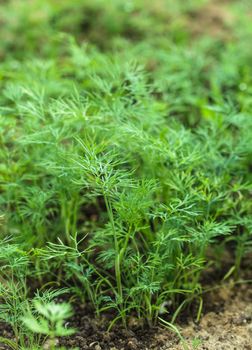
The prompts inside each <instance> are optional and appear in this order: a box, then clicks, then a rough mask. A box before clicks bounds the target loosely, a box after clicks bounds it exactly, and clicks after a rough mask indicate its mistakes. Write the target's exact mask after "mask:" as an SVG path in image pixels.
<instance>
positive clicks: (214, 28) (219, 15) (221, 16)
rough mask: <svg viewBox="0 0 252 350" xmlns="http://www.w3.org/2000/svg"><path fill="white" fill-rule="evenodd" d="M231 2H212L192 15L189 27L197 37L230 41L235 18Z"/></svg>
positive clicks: (214, 0) (213, 0) (212, 0)
mask: <svg viewBox="0 0 252 350" xmlns="http://www.w3.org/2000/svg"><path fill="white" fill-rule="evenodd" d="M230 2H231V1H223V0H222V1H219V0H218V1H216V0H211V1H209V2H208V3H207V4H206V5H205V6H203V7H201V8H200V9H199V10H197V11H194V12H192V13H191V14H190V16H189V18H188V20H189V23H188V26H189V27H190V31H191V32H192V33H193V35H194V36H195V37H198V36H202V35H207V36H210V37H215V38H219V39H229V38H230V35H231V32H230V28H231V25H232V24H233V22H234V20H235V18H234V14H233V13H231V11H230V9H229V6H230V4H228V3H230Z"/></svg>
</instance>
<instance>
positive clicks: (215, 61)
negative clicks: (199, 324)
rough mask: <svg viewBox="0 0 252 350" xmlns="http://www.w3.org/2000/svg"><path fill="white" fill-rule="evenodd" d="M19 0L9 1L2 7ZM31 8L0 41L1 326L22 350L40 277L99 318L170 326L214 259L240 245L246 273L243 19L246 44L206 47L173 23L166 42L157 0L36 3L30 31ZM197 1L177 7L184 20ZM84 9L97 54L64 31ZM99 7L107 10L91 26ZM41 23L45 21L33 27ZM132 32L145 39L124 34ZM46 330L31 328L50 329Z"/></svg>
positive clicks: (247, 91)
mask: <svg viewBox="0 0 252 350" xmlns="http://www.w3.org/2000/svg"><path fill="white" fill-rule="evenodd" d="M15 3H16V2H15ZM18 3H19V2H18ZM40 3H41V5H40ZM152 3H153V2H152ZM188 3H189V2H188ZM13 4H14V2H13V1H10V2H8V3H7V4H5V5H1V6H2V7H3V9H4V11H5V12H6V13H9V12H8V11H10V9H11V10H13V11H14V8H13ZM29 4H30V1H22V2H20V3H19V5H18V6H17V7H15V12H14V13H15V14H16V15H15V16H14V19H15V20H14V21H10V20H9V21H8V20H7V19H5V20H6V21H7V24H6V28H8V31H9V32H10V34H11V35H15V33H16V30H18V31H19V30H20V29H19V26H24V27H25V26H26V25H27V27H25V28H23V29H24V31H23V36H24V37H22V38H21V39H20V42H14V44H15V47H14V48H12V47H11V48H10V47H9V46H8V45H9V44H8V37H7V38H6V40H5V41H4V42H3V44H4V45H3V48H2V50H3V56H4V57H6V59H5V61H4V62H3V63H2V64H1V65H0V76H1V80H0V88H1V89H2V92H3V93H2V94H1V97H0V102H1V110H0V112H1V114H0V131H1V132H0V193H1V197H0V205H1V212H2V214H3V216H2V227H1V232H2V236H3V240H2V249H1V253H0V261H1V273H2V277H1V280H0V286H1V298H2V300H3V301H4V304H3V305H4V306H3V309H2V310H1V311H2V318H3V319H5V320H6V321H7V322H9V323H10V324H11V325H12V326H13V327H14V331H15V335H16V339H17V342H18V341H19V340H18V339H23V340H22V342H23V343H22V344H21V345H22V346H23V347H24V346H25V342H26V338H25V336H24V337H20V332H21V330H22V327H23V326H22V325H23V322H22V315H23V314H27V312H30V309H31V306H30V303H29V302H28V300H29V294H30V293H31V291H29V288H28V286H27V282H26V280H27V278H28V279H32V276H34V274H35V276H37V279H38V281H39V284H40V285H41V286H42V285H43V284H44V283H46V282H48V281H50V282H57V283H58V285H61V286H67V287H69V290H71V292H72V293H74V294H75V295H76V296H77V297H78V298H81V299H82V300H84V301H88V302H91V303H92V304H93V307H94V310H96V312H97V314H98V315H99V314H100V313H101V312H104V311H105V310H108V309H111V308H112V309H114V310H115V318H114V321H113V322H112V324H111V326H112V325H113V323H114V322H116V321H117V320H119V319H120V320H122V321H123V322H124V323H125V324H126V323H127V317H128V316H129V315H130V314H132V313H135V315H136V316H137V317H139V318H144V319H146V320H147V321H148V322H149V323H150V324H151V323H153V322H156V321H157V320H158V315H159V314H160V313H163V312H169V313H170V315H171V318H172V321H175V319H176V317H177V315H178V313H179V312H180V311H182V310H183V309H184V308H185V307H186V306H187V305H188V304H189V303H191V302H192V300H194V299H195V298H196V299H197V298H198V300H199V302H200V305H201V298H200V295H201V290H202V286H201V283H200V277H201V272H202V271H203V270H204V269H205V268H206V266H207V263H213V262H219V261H218V259H217V258H215V259H216V260H215V261H213V258H211V259H210V258H209V257H208V255H207V254H208V252H209V250H210V249H211V250H212V251H213V252H214V251H215V249H217V248H218V253H219V252H220V251H224V249H225V248H226V247H227V246H231V247H232V248H233V250H234V258H235V262H234V266H235V271H236V273H237V274H238V273H239V269H240V266H241V261H242V258H243V257H244V255H245V254H246V252H248V251H251V242H252V240H251V227H252V221H251V217H250V215H251V198H250V197H251V189H252V186H251V159H252V133H251V130H252V119H251V115H250V114H249V113H250V110H251V101H252V100H251V91H252V90H251V87H252V81H251V67H250V62H251V54H250V52H249V50H248V47H247V46H246V45H247V40H248V37H249V35H251V31H250V30H249V26H248V24H247V23H248V22H246V21H244V31H241V30H240V29H239V30H238V29H236V27H234V28H233V30H234V35H236V36H237V37H238V39H239V40H234V39H233V40H234V41H233V42H232V41H228V42H221V43H220V42H219V41H218V40H213V39H206V38H203V39H202V40H201V41H198V42H197V43H196V44H194V46H192V45H191V43H190V44H189V43H187V42H186V43H185V42H184V40H185V39H183V40H182V41H179V40H177V39H176V38H177V36H178V31H179V32H181V37H183V38H186V35H185V36H183V33H184V32H185V28H184V29H183V28H180V27H179V26H178V25H174V26H175V28H173V27H172V25H171V26H169V31H171V33H173V34H174V35H171V38H170V39H168V38H167V37H166V36H165V33H166V31H165V30H166V29H165V28H166V26H165V24H164V18H163V16H164V14H163V13H162V1H160V2H158V4H159V6H161V7H160V8H155V7H154V6H153V4H151V3H150V4H148V5H147V3H146V4H145V5H146V7H144V9H143V10H141V11H140V9H141V6H142V1H140V0H139V1H136V4H134V6H133V2H132V3H131V2H127V3H125V2H122V1H119V0H118V1H115V4H111V3H110V2H108V4H107V2H106V4H107V5H106V4H105V2H104V1H95V2H94V4H93V5H90V2H88V1H87V2H85V1H84V2H82V1H80V4H79V5H77V4H76V7H73V6H71V4H70V2H69V1H63V2H62V4H61V5H57V4H58V2H57V4H56V2H55V3H54V2H53V1H52V2H47V1H45V2H43V6H42V2H38V1H34V2H32V6H34V8H33V10H32V11H30V14H31V18H30V19H29V18H28V20H27V21H26V22H25V23H24V24H22V23H21V22H22V20H21V19H22V18H23V15H24V13H25V9H27V6H28V5H29ZM178 4H180V2H178ZM49 5H50V6H49ZM126 5H127V6H128V7H127V6H126ZM163 6H164V5H163ZM198 6H199V2H198V1H196V2H194V1H190V6H189V5H188V8H187V7H185V6H184V7H183V6H182V5H177V6H175V5H174V7H172V9H173V11H175V12H174V13H177V12H178V13H180V15H181V18H184V17H183V16H184V15H185V14H186V13H187V14H188V13H189V12H190V11H191V10H192V8H193V9H195V7H198ZM69 8H70V9H71V10H72V11H73V12H74V15H73V14H72V13H70V14H69V12H68V9H69ZM83 8H84V9H85V11H86V12H85V11H84V10H83ZM87 8H89V10H87ZM111 8H112V9H113V11H112V10H111ZM122 8H123V9H124V10H123V11H122V12H121V9H122ZM82 10H83V11H84V12H85V16H86V14H87V13H88V14H89V16H88V20H89V21H90V22H91V24H92V26H91V28H90V26H89V25H87V24H86V27H88V29H89V30H88V35H87V37H86V38H89V40H90V44H89V45H86V44H83V42H82V43H78V44H77V43H76V41H75V39H74V38H72V37H69V36H68V35H66V34H62V33H60V31H61V30H66V28H69V27H70V28H71V26H72V27H73V28H74V29H75V30H77V31H80V29H78V28H79V27H78V26H77V24H78V23H79V24H80V23H81V21H84V20H85V18H84V19H83V17H82V15H81V13H82V12H81V11H82ZM182 10H183V11H182ZM92 11H99V12H101V13H102V14H103V15H102V17H101V19H99V21H101V23H100V22H99V23H98V28H96V27H95V20H94V18H93V17H92V16H91V15H90V13H91V14H92V13H94V12H92ZM111 11H112V12H111ZM76 13H78V16H76ZM111 13H115V15H114V22H113V21H111V20H108V14H111ZM117 13H120V14H121V16H122V17H123V20H122V21H121V19H120V18H121V17H120V18H116V14H117ZM134 14H135V15H136V18H135V17H134ZM150 14H151V15H150ZM42 15H43V16H42ZM68 15H69V16H68ZM83 16H84V15H83ZM85 16H84V17H85ZM68 17H69V18H68ZM5 18H7V17H5ZM45 18H46V20H45ZM67 18H68V19H67ZM34 19H36V21H39V25H38V26H37V25H36V28H37V30H35V29H34V31H31V32H30V28H31V23H33V20H34ZM48 19H50V21H49V20H48ZM147 19H148V21H147V22H146V23H145V20H147ZM30 20H31V23H30ZM132 21H133V22H134V21H135V22H136V23H137V26H138V27H137V26H136V25H135V24H132ZM36 23H37V22H36ZM99 25H100V26H101V28H103V27H104V28H105V29H106V30H104V31H103V36H102V38H103V39H104V40H105V39H107V41H105V45H103V46H101V45H98V42H97V40H98V38H99V34H100V32H101V30H98V29H99ZM131 26H132V28H134V29H136V30H138V32H141V35H140V37H139V38H141V40H140V41H138V39H137V38H138V37H137V36H135V35H133V38H130V39H129V40H128V41H126V40H125V35H124V34H125V33H126V32H127V34H129V35H131V34H132V33H131V32H130V28H131ZM86 27H85V28H86ZM112 27H113V28H112ZM119 27H120V28H119ZM41 28H42V29H43V30H42V32H43V36H42V35H41ZM179 28H180V29H179ZM86 29H87V28H86ZM152 30H153V32H151V31H152ZM167 30H168V29H167ZM149 31H150V32H151V35H149ZM169 31H168V32H169ZM72 33H73V34H76V35H77V37H78V38H80V37H81V33H80V32H78V33H75V32H72ZM155 33H158V34H159V35H160V37H159V38H158V39H156V38H154V36H155V35H154V34H155ZM28 34H29V35H28ZM148 35H149V36H148ZM47 37H48V38H50V40H48V41H47ZM143 39H144V40H143ZM175 39H176V40H177V43H176V40H175ZM43 40H45V41H46V43H45V44H43ZM99 40H101V39H99ZM54 41H55V42H54ZM174 41H175V43H174ZM56 42H57V43H56ZM178 42H179V43H180V44H179V45H178ZM93 44H95V45H93ZM19 45H21V46H19ZM37 45H40V46H41V48H40V50H41V51H40V54H41V56H44V58H43V59H41V58H38V57H37V56H36V50H37ZM23 47H24V48H25V50H26V51H27V52H25V53H24V54H23V52H21V48H23ZM101 47H102V50H101ZM111 48H112V50H111ZM115 48H116V53H115V51H114V49H115ZM11 50H12V51H11ZM210 52H211V54H210ZM11 53H12V54H11ZM21 56H22V59H20V57H21ZM27 56H28V57H29V56H30V58H29V59H26V58H25V57H27ZM136 58H137V59H136ZM6 237H11V240H9V239H6ZM216 247H217V248H216ZM221 249H222V250H221ZM213 256H214V254H213ZM218 258H219V257H218ZM207 260H208V262H207ZM49 294H50V293H49ZM53 297H55V295H53ZM53 297H50V298H48V300H46V301H47V302H49V301H51V300H52V299H53ZM40 298H41V296H40V295H38V297H37V299H38V300H40ZM36 305H37V309H38V311H39V312H40V311H41V310H42V309H43V310H44V311H43V312H42V314H43V315H44V316H45V317H47V316H46V315H45V312H47V311H46V310H47V308H46V307H44V308H41V307H40V306H38V305H40V304H38V303H37V304H36ZM53 308H54V306H53ZM4 309H6V310H8V316H7V313H6V312H5V311H4ZM63 319H64V317H63V318H62V319H60V320H59V322H61V321H62V320H63ZM27 320H30V322H28V323H29V324H31V323H32V322H31V316H30V318H26V321H25V322H26V324H27ZM40 321H41V320H40ZM40 321H37V323H36V322H34V323H33V324H34V327H35V328H36V329H37V330H38V329H40V328H41V327H42V323H43V325H44V326H45V327H44V328H46V323H45V321H41V322H42V323H41V322H40ZM61 325H62V324H61V323H60V329H61ZM40 326H41V327H40ZM30 328H31V327H30ZM42 328H43V327H42ZM47 328H48V329H47ZM47 328H46V329H47V330H48V332H47V333H48V335H49V336H52V337H53V338H54V337H55V336H58V335H59V334H56V333H53V335H52V333H50V332H51V330H50V327H49V326H48V327H47ZM56 328H57V327H56ZM40 330H41V329H40ZM54 331H55V329H54V330H53V331H52V332H54ZM40 333H43V332H40Z"/></svg>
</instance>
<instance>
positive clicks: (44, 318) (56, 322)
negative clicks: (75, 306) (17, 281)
mask: <svg viewBox="0 0 252 350" xmlns="http://www.w3.org/2000/svg"><path fill="white" fill-rule="evenodd" d="M34 307H35V311H36V312H37V313H38V316H35V315H32V314H30V315H27V316H25V317H23V322H24V324H25V325H26V327H27V328H28V329H29V330H30V331H32V332H33V333H38V334H43V335H45V336H48V337H49V338H50V345H49V346H50V349H55V348H56V347H55V343H56V337H64V336H69V335H72V334H74V333H75V330H74V329H72V328H66V327H65V325H64V323H65V320H66V319H67V318H69V317H70V316H72V312H71V307H70V305H69V304H67V303H62V304H55V303H53V302H51V303H49V304H42V303H41V302H39V301H35V302H34Z"/></svg>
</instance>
